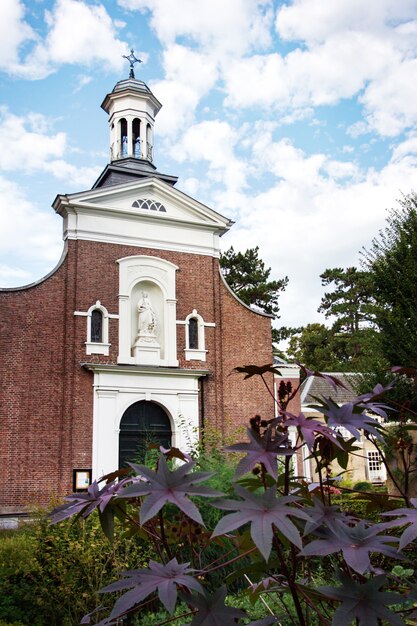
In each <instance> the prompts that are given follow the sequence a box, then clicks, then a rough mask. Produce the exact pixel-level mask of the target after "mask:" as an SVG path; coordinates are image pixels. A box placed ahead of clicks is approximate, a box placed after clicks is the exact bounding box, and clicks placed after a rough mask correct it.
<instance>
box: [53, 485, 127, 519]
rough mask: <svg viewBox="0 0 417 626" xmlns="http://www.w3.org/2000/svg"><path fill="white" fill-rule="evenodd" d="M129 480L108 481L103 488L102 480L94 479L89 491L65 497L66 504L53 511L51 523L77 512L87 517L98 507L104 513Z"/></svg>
mask: <svg viewBox="0 0 417 626" xmlns="http://www.w3.org/2000/svg"><path fill="white" fill-rule="evenodd" d="M100 480H101V479H100ZM129 480H130V479H125V480H122V481H120V482H119V483H115V482H111V483H107V484H106V485H104V487H103V488H102V489H100V487H99V482H100V481H99V482H97V481H94V482H93V483H92V484H91V485H90V486H89V487H88V491H87V493H74V494H72V495H70V496H67V497H66V498H65V500H66V503H65V504H62V505H61V506H58V507H56V508H55V509H54V510H53V511H51V513H50V521H51V524H56V523H57V522H62V520H64V519H67V518H68V517H71V516H72V515H77V514H80V515H81V516H82V517H83V518H84V519H86V518H87V517H88V516H89V515H91V513H92V512H93V511H94V510H95V509H97V508H98V509H99V510H100V512H101V513H103V511H104V510H105V508H106V506H107V505H108V504H109V502H110V501H111V500H112V499H113V498H114V497H115V496H116V495H118V492H119V490H120V489H121V488H122V487H124V485H125V484H126V483H127V482H128V481H129Z"/></svg>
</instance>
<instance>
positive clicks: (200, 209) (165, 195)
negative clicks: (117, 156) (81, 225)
mask: <svg viewBox="0 0 417 626" xmlns="http://www.w3.org/2000/svg"><path fill="white" fill-rule="evenodd" d="M64 197H65V198H66V199H68V202H69V204H71V205H72V206H74V207H78V208H79V209H82V208H83V207H84V208H85V209H88V208H91V209H93V208H96V209H97V210H98V211H100V210H102V211H106V210H110V211H116V212H121V213H128V214H131V215H136V216H137V218H138V219H142V218H144V219H145V220H146V219H148V218H151V219H161V220H165V221H166V220H179V221H182V222H189V223H190V224H193V225H194V227H195V226H196V225H198V224H201V225H205V226H210V225H211V226H212V227H214V228H216V229H221V230H225V231H226V230H228V228H229V227H230V225H231V222H230V220H229V219H227V218H226V217H224V216H222V215H220V214H219V213H217V212H216V211H214V210H213V209H210V208H209V207H208V206H206V205H204V204H202V203H201V202H198V201H197V200H194V199H193V198H191V197H190V196H188V195H187V194H185V193H183V192H182V191H179V190H178V189H175V188H173V187H172V186H171V185H168V184H167V183H165V182H163V181H161V180H159V179H157V178H146V179H142V180H140V181H137V182H133V183H128V184H125V185H115V186H109V187H100V188H98V189H92V190H91V191H86V192H80V193H75V194H70V195H68V196H64ZM59 198H62V196H59ZM146 200H148V201H149V202H144V201H146ZM56 210H57V209H56ZM58 212H59V213H60V211H59V210H58Z"/></svg>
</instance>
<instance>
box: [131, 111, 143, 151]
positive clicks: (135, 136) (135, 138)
mask: <svg viewBox="0 0 417 626" xmlns="http://www.w3.org/2000/svg"><path fill="white" fill-rule="evenodd" d="M132 144H133V146H132V154H133V156H134V157H135V159H141V158H142V155H141V146H140V120H139V119H138V118H137V117H135V119H134V120H133V123H132Z"/></svg>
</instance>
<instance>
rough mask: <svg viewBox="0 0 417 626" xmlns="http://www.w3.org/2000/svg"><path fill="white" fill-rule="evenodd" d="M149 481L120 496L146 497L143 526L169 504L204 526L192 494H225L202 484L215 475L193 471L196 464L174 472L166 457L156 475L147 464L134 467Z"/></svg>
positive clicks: (183, 466) (209, 495) (207, 495)
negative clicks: (191, 497) (192, 499)
mask: <svg viewBox="0 0 417 626" xmlns="http://www.w3.org/2000/svg"><path fill="white" fill-rule="evenodd" d="M130 465H131V466H132V468H133V469H134V470H135V471H136V472H137V473H138V474H140V475H141V476H143V477H144V478H145V479H146V481H144V482H140V483H134V484H131V485H129V486H128V487H126V488H125V489H123V491H122V492H121V493H120V494H119V495H120V496H121V497H122V498H135V497H139V496H148V497H147V498H145V500H144V502H143V504H142V506H141V508H140V523H141V524H145V523H146V522H147V521H148V520H150V519H151V518H152V517H153V516H154V515H156V514H157V513H158V511H160V510H161V509H162V507H163V506H164V504H166V503H167V502H171V503H172V504H175V505H176V506H177V507H178V508H179V509H181V511H183V512H184V513H185V514H186V515H187V516H188V517H190V518H191V519H193V520H194V521H195V522H197V523H198V524H201V525H202V526H204V522H203V519H202V517H201V515H200V512H199V510H198V509H197V507H196V506H195V504H194V503H193V502H191V500H190V499H189V498H188V496H189V495H194V496H205V497H208V498H213V497H216V498H217V497H219V496H220V495H222V494H221V493H219V492H218V491H215V490H214V489H211V488H210V487H207V486H205V485H201V486H200V485H199V483H201V482H202V481H203V480H207V479H208V478H210V477H211V476H212V474H211V473H209V472H193V471H192V469H193V467H194V466H195V462H194V461H192V462H191V463H184V465H182V466H181V467H179V468H178V469H176V470H172V471H170V470H169V468H168V465H167V462H166V460H165V457H163V456H162V457H160V459H159V462H158V469H157V471H156V472H154V471H153V470H151V469H149V467H146V466H145V465H136V464H134V463H131V464H130Z"/></svg>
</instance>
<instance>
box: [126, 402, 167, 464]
mask: <svg viewBox="0 0 417 626" xmlns="http://www.w3.org/2000/svg"><path fill="white" fill-rule="evenodd" d="M171 436H172V432H171V424H170V421H169V418H168V415H167V414H166V413H165V411H164V409H163V408H162V407H160V406H159V404H155V402H146V401H145V400H141V401H140V402H135V404H132V405H131V406H130V407H129V408H128V409H127V410H126V411H125V412H124V414H123V417H122V420H121V422H120V434H119V467H127V462H128V461H132V462H134V463H141V462H142V461H143V460H144V458H145V453H146V449H147V447H148V445H149V444H151V443H157V444H158V445H160V446H164V447H165V448H170V447H171Z"/></svg>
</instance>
